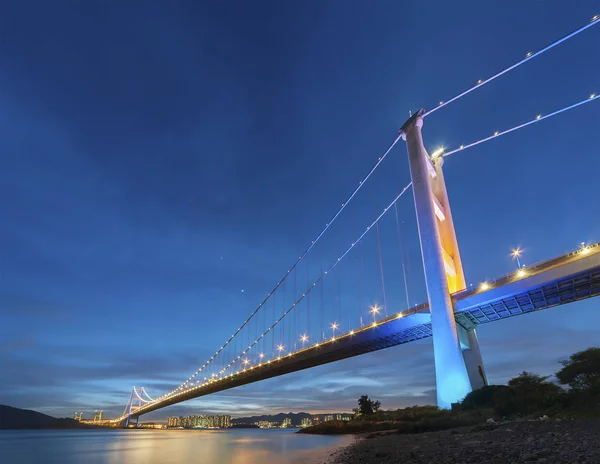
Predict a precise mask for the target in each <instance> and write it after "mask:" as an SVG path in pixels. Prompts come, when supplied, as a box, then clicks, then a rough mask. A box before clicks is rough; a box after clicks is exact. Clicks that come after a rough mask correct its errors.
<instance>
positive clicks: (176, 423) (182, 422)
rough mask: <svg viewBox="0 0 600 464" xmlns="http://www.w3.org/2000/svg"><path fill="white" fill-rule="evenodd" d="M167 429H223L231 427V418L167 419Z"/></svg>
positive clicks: (195, 417) (194, 417) (184, 417)
mask: <svg viewBox="0 0 600 464" xmlns="http://www.w3.org/2000/svg"><path fill="white" fill-rule="evenodd" d="M168 426H169V427H185V428H200V429H224V428H228V427H231V416H207V415H203V414H202V415H198V416H180V417H169V420H168Z"/></svg>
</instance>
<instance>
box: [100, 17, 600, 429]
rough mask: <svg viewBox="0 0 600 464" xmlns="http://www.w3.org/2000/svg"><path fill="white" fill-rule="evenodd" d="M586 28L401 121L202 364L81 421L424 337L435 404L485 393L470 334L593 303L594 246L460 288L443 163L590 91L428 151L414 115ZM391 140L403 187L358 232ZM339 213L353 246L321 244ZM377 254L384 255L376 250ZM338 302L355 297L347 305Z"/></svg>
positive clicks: (598, 275) (130, 418)
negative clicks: (361, 201) (429, 342)
mask: <svg viewBox="0 0 600 464" xmlns="http://www.w3.org/2000/svg"><path fill="white" fill-rule="evenodd" d="M598 23H600V17H599V16H594V17H593V18H591V20H590V21H589V22H588V23H586V24H585V25H584V26H582V27H581V28H579V29H577V30H576V31H574V32H572V33H570V34H568V35H566V36H564V37H562V38H561V39H559V40H556V41H555V42H552V43H551V44H550V45H548V46H546V47H544V48H542V49H540V50H539V51H537V52H535V53H527V54H526V55H525V56H524V57H523V58H522V59H521V60H519V61H517V62H516V63H514V64H513V65H511V66H509V67H507V68H506V69H504V70H502V71H500V72H498V73H496V74H494V75H493V76H491V77H489V78H488V79H485V80H479V81H477V82H476V83H475V84H474V85H473V86H472V87H470V88H468V89H467V90H465V91H463V92H461V93H459V94H457V95H456V96H455V97H453V98H450V99H449V100H447V101H440V102H439V104H438V105H436V106H435V107H433V108H432V109H430V110H429V111H426V110H419V111H417V112H416V113H414V114H413V115H411V117H410V118H409V119H408V120H407V121H406V122H405V123H404V125H403V126H402V127H401V128H400V130H399V135H398V136H397V137H396V138H395V140H394V141H393V143H392V144H391V146H390V147H389V148H388V150H387V151H386V152H385V153H384V154H383V155H382V156H381V157H380V158H379V159H378V160H377V162H376V163H375V165H374V166H373V168H372V169H371V170H370V171H369V173H368V174H367V175H366V176H365V177H364V178H363V179H362V180H361V181H360V182H359V184H358V186H357V188H356V189H355V190H354V191H353V192H352V194H351V195H350V196H349V198H348V199H347V200H346V201H345V202H343V203H342V204H341V207H340V208H339V209H338V211H337V212H336V214H335V215H333V217H332V218H331V219H330V221H329V222H327V223H326V225H325V227H324V228H323V229H322V230H321V232H320V233H319V234H317V236H316V237H315V239H314V240H312V241H311V242H310V244H309V246H308V247H307V248H306V250H305V251H304V252H303V253H302V254H301V255H300V256H299V257H298V259H297V260H296V262H295V263H294V264H293V265H292V266H291V267H290V268H289V270H288V271H287V272H286V273H285V275H284V276H283V277H282V278H281V279H280V280H279V282H277V284H276V285H275V287H274V288H273V290H271V291H270V292H269V293H268V294H267V295H266V297H265V298H264V300H263V301H262V302H261V303H260V304H259V305H258V306H257V307H256V308H255V309H254V310H253V311H252V312H251V314H250V315H249V317H248V318H247V319H246V320H245V321H244V322H243V323H242V324H241V325H240V326H239V328H238V329H237V330H235V331H234V332H233V334H232V335H231V336H230V337H229V338H228V339H227V340H226V341H225V342H224V343H223V344H222V345H221V346H220V347H219V348H218V349H217V350H216V351H215V353H214V354H213V355H212V356H211V357H210V358H209V359H207V360H206V361H205V362H204V363H203V364H202V365H201V366H200V367H199V368H198V369H197V370H196V371H195V372H194V373H193V374H192V375H191V376H189V377H188V378H187V379H186V380H185V381H184V382H182V383H181V384H180V385H179V386H178V387H177V388H175V389H173V390H172V391H170V392H168V393H164V394H162V395H160V396H157V397H154V398H153V397H151V396H150V395H149V394H148V393H147V392H146V390H145V389H144V388H143V387H142V388H139V389H138V388H136V387H134V388H133V390H132V391H131V394H130V397H129V402H128V403H127V405H126V407H125V410H124V411H123V413H122V415H121V416H120V417H116V418H112V419H102V418H101V415H100V417H95V418H94V421H93V423H95V424H101V425H112V426H131V425H135V424H137V422H138V419H139V417H140V416H141V415H143V414H147V413H149V412H152V411H156V410H158V409H161V408H164V407H166V406H170V405H173V404H177V403H180V402H183V401H187V400H190V399H193V398H198V397H201V396H205V395H209V394H213V393H217V392H221V391H224V390H228V389H231V388H235V387H239V386H242V385H246V384H250V383H253V382H258V381H261V380H265V379H268V378H272V377H276V376H280V375H284V374H288V373H291V372H297V371H300V370H303V369H308V368H311V367H315V366H319V365H322V364H326V363H331V362H335V361H339V360H342V359H346V358H350V357H353V356H358V355H362V354H365V353H369V352H373V351H377V350H382V349H385V348H389V347H393V346H397V345H401V344H405V343H410V342H413V341H415V340H420V339H423V338H428V337H432V338H433V349H434V359H435V374H436V391H437V401H438V405H439V406H440V407H443V408H449V407H450V406H451V405H452V404H453V403H456V402H458V401H460V400H461V399H462V398H463V397H464V396H465V395H466V394H467V393H468V392H470V391H471V390H473V389H477V388H481V387H482V386H484V385H486V384H487V377H486V372H485V368H484V363H483V358H482V355H481V352H480V349H479V342H478V339H477V332H476V329H477V327H478V326H479V325H481V324H487V323H490V322H494V321H499V320H502V319H506V318H510V317H514V316H518V315H522V314H527V313H531V312H535V311H540V310H543V309H547V308H551V307H555V306H560V305H564V304H568V303H571V302H574V301H578V300H582V299H586V298H591V297H594V296H598V295H599V294H600V244H598V243H596V244H585V243H582V244H581V246H580V247H578V248H577V249H575V250H572V251H570V252H568V253H566V254H563V255H560V256H557V257H554V258H552V259H548V260H545V261H542V262H539V263H536V264H533V265H527V266H524V265H521V263H520V261H519V256H520V251H519V250H515V253H514V256H515V258H516V259H517V262H518V267H517V269H515V271H514V272H511V273H509V274H506V275H503V276H500V277H498V278H496V279H493V280H488V281H486V282H483V283H481V284H480V285H478V286H476V287H473V286H467V284H466V280H465V276H464V271H463V266H462V261H461V258H460V252H459V247H458V240H457V237H456V233H455V228H454V223H453V219H452V212H451V209H450V202H449V198H448V194H447V190H446V184H445V180H444V173H443V164H444V161H445V160H446V159H447V158H448V157H449V156H451V155H454V154H457V153H460V152H462V151H465V150H467V149H470V148H474V147H476V146H478V145H480V144H482V143H487V142H489V141H492V140H494V139H496V138H498V137H500V136H503V135H507V134H510V133H512V132H515V131H517V130H522V129H524V128H526V127H528V126H531V125H533V124H536V123H540V122H542V121H544V120H546V119H548V118H551V117H555V116H558V115H561V114H563V113H565V112H567V111H571V110H574V109H576V108H578V107H581V106H583V105H586V104H589V103H591V102H594V101H596V100H598V99H599V98H600V95H596V94H594V93H591V94H588V95H586V96H582V98H581V100H579V101H577V102H574V103H572V104H570V105H568V106H565V107H563V108H560V109H557V110H554V111H552V112H549V113H547V114H544V115H542V114H538V115H535V117H533V118H532V119H531V120H529V121H525V122H522V123H520V124H517V125H515V126H514V127H511V128H509V129H506V130H503V131H496V132H493V133H492V134H490V135H488V136H486V137H483V138H481V139H479V140H477V141H474V142H472V143H469V144H465V145H460V146H459V147H456V148H454V149H451V150H444V149H440V150H436V151H435V152H434V153H432V154H431V155H430V154H429V153H428V152H427V150H426V149H425V146H424V143H423V138H422V132H421V128H422V126H423V124H424V121H425V120H426V118H428V117H429V116H431V115H432V114H434V113H436V112H437V111H439V110H441V109H442V108H444V107H446V106H448V105H449V104H452V103H453V102H455V101H457V100H459V99H461V98H463V97H465V96H467V95H469V94H470V93H472V92H475V91H477V89H479V88H480V87H482V86H484V85H487V84H489V83H490V82H492V81H494V80H495V79H497V78H499V77H501V76H503V75H505V74H506V73H508V72H510V71H512V70H514V69H516V68H518V67H519V66H521V65H523V64H525V63H527V62H529V61H530V60H532V59H535V58H537V57H539V56H540V55H542V54H544V53H546V52H548V51H550V50H551V49H552V48H554V47H556V46H559V45H560V44H562V43H564V42H566V41H568V40H570V39H572V38H574V37H575V36H577V35H579V34H581V33H582V32H584V31H585V30H587V29H589V28H591V27H593V26H594V25H597V24H598ZM594 32H597V31H594ZM401 140H402V141H404V142H406V147H407V152H408V161H409V163H408V164H409V168H410V177H411V179H410V182H408V183H407V184H406V185H405V186H404V187H403V188H402V189H401V190H400V192H399V193H398V194H397V195H396V196H395V197H394V198H393V199H392V201H391V202H390V203H389V204H388V205H387V206H385V207H384V208H383V210H380V211H379V212H378V213H376V214H375V215H374V218H373V220H372V221H371V222H370V223H368V224H366V228H365V225H364V224H363V225H362V226H360V227H359V226H358V225H357V219H356V214H355V213H356V211H355V210H353V209H352V204H354V203H356V201H357V199H358V197H359V196H360V192H361V191H362V190H365V189H364V186H365V184H367V183H368V181H369V179H370V178H371V177H372V175H373V173H374V172H375V171H376V170H377V169H378V168H379V167H380V165H381V164H382V163H383V161H384V160H385V159H386V157H387V156H388V155H389V154H390V153H391V152H392V151H393V149H394V148H395V147H396V145H397V144H399V143H400V141H401ZM411 191H412V197H413V202H412V203H413V207H414V211H415V213H416V222H417V228H418V234H417V235H418V239H419V242H420V249H421V262H422V268H423V271H424V272H423V275H424V282H425V286H426V290H427V299H426V301H424V302H422V303H421V304H411V301H410V297H409V291H410V287H411V285H412V283H413V282H412V281H411V272H412V271H411V268H412V267H414V264H415V263H414V262H413V263H412V264H411V262H410V254H409V253H408V251H407V247H406V243H405V240H406V238H407V236H408V234H409V231H407V230H406V228H405V226H404V222H403V221H401V220H400V218H401V217H403V216H402V214H400V213H399V208H400V204H401V200H402V199H403V198H407V197H405V194H406V193H407V192H411ZM348 211H349V212H350V213H348ZM345 212H346V213H345ZM344 214H351V215H352V216H353V218H352V223H353V226H352V227H351V229H354V230H353V231H352V232H353V239H352V240H351V241H350V243H348V245H347V247H346V248H344V247H342V246H341V245H340V243H339V240H336V239H335V238H334V240H333V244H329V245H327V244H326V243H325V241H326V238H327V237H328V236H331V235H334V232H332V231H333V230H334V225H337V224H339V223H340V221H341V218H342V217H343V216H344ZM386 224H387V226H389V227H387V226H386ZM346 232H347V230H346ZM340 236H341V234H338V236H337V237H338V238H339V237H340ZM386 239H387V240H388V242H390V241H393V242H394V243H395V246H396V250H395V253H396V257H394V260H395V261H396V262H398V263H399V266H398V267H397V270H396V274H394V275H393V278H390V274H389V273H388V274H386V273H385V272H384V264H383V263H384V261H383V256H384V253H382V243H383V242H384V241H385V240H386ZM385 256H386V259H387V256H388V254H387V253H386V254H385ZM375 277H377V278H375ZM386 278H387V281H388V284H389V282H390V281H393V282H394V283H395V285H393V288H390V285H388V286H387V287H386V285H385V282H386ZM398 282H401V283H402V285H398ZM342 287H344V289H343V290H342ZM349 294H353V295H355V297H356V298H355V300H356V301H352V300H351V299H350V298H349V297H348V295H349Z"/></svg>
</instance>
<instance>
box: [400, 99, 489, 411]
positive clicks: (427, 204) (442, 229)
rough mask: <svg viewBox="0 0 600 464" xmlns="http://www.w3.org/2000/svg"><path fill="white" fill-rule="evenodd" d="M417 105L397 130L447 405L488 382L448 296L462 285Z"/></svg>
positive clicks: (446, 207) (438, 173) (440, 180)
mask: <svg viewBox="0 0 600 464" xmlns="http://www.w3.org/2000/svg"><path fill="white" fill-rule="evenodd" d="M423 113H424V110H420V111H419V112H417V113H416V114H414V115H413V116H411V117H410V118H409V119H408V120H407V121H406V122H405V123H404V125H403V126H402V128H401V129H400V134H401V135H402V138H403V139H404V140H405V141H406V144H407V149H408V161H409V165H410V175H411V179H412V184H413V195H414V202H415V211H416V215H417V225H418V228H419V238H420V242H421V256H422V259H423V268H424V271H425V283H426V285H427V298H428V300H429V307H430V310H431V328H432V332H433V352H434V358H435V378H436V388H437V402H438V406H439V407H441V408H450V407H451V405H452V403H457V402H458V401H460V400H462V398H464V397H465V395H466V394H467V393H469V392H470V391H471V390H474V389H477V388H481V387H482V386H484V385H486V384H487V380H486V377H485V372H484V370H483V360H482V358H481V352H480V350H479V342H478V340H477V334H476V333H475V329H473V328H470V327H468V326H467V327H463V326H461V325H460V324H459V325H457V323H456V320H455V317H454V308H453V304H452V298H451V297H450V295H451V294H452V293H454V292H457V291H460V290H463V289H465V288H466V285H465V276H464V273H463V268H462V262H461V260H460V253H459V250H458V242H457V239H456V233H455V230H454V223H453V222H452V213H451V211H450V203H449V201H448V194H447V192H446V184H445V182H444V175H443V172H442V164H443V161H444V159H443V157H442V156H438V157H437V158H435V159H433V160H432V159H431V157H430V156H429V154H428V153H427V150H425V147H424V146H423V137H422V134H421V127H422V126H423V118H422V115H423Z"/></svg>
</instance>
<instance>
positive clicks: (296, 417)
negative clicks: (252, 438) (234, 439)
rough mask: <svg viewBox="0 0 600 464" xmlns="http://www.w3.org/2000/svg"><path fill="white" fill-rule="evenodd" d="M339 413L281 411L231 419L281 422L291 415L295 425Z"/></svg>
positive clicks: (241, 421) (345, 414) (233, 422)
mask: <svg viewBox="0 0 600 464" xmlns="http://www.w3.org/2000/svg"><path fill="white" fill-rule="evenodd" d="M337 414H339V413H331V414H309V413H307V412H298V413H293V412H288V413H284V412H280V413H279V414H274V415H263V416H250V417H237V418H235V419H231V423H232V424H254V423H255V422H263V421H264V422H279V423H281V422H283V419H285V418H286V417H289V418H290V419H291V420H292V424H293V425H300V423H301V422H302V419H304V418H308V419H314V418H315V417H318V418H319V420H323V419H324V417H325V416H328V415H332V416H334V417H335V416H336V415H337ZM351 415H352V414H347V413H344V414H342V417H345V416H351Z"/></svg>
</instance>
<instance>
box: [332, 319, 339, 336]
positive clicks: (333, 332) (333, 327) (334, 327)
mask: <svg viewBox="0 0 600 464" xmlns="http://www.w3.org/2000/svg"><path fill="white" fill-rule="evenodd" d="M337 328H338V325H337V323H335V322H334V323H333V324H331V332H332V334H333V335H332V337H331V339H332V340H335V329H337Z"/></svg>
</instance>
